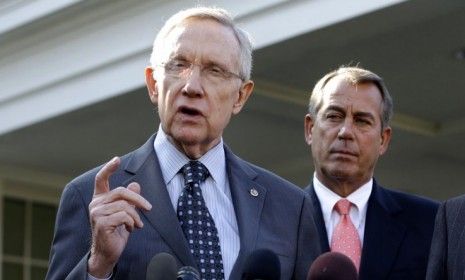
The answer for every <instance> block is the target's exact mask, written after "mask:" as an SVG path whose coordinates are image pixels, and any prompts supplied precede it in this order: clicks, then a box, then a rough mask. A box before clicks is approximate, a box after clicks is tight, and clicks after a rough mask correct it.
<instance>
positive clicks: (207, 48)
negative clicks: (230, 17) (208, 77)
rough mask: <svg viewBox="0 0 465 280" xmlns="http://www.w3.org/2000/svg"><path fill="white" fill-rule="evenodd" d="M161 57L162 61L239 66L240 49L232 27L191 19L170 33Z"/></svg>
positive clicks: (164, 42)
mask: <svg viewBox="0 0 465 280" xmlns="http://www.w3.org/2000/svg"><path fill="white" fill-rule="evenodd" d="M160 55H161V59H162V61H167V60H169V59H171V58H173V57H175V56H182V57H183V58H186V59H191V58H192V59H195V60H199V59H204V60H213V61H221V62H222V63H227V64H231V65H239V60H240V47H239V42H238V39H237V38H236V36H235V34H234V31H233V30H232V28H231V27H229V26H226V25H224V24H222V23H221V22H218V21H217V20H214V19H204V18H189V19H185V20H183V21H182V22H180V23H179V24H177V25H176V26H174V27H173V28H172V29H171V30H170V31H169V32H168V34H167V35H166V37H165V38H164V40H163V47H162V49H161V54H160ZM199 62H201V61H199Z"/></svg>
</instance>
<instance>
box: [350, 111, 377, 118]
mask: <svg viewBox="0 0 465 280" xmlns="http://www.w3.org/2000/svg"><path fill="white" fill-rule="evenodd" d="M354 116H355V117H362V118H369V119H372V120H374V119H375V116H373V114H372V113H370V112H363V111H362V112H355V113H354Z"/></svg>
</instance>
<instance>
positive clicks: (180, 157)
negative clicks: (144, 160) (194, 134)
mask: <svg viewBox="0 0 465 280" xmlns="http://www.w3.org/2000/svg"><path fill="white" fill-rule="evenodd" d="M154 148H155V152H156V153H157V156H158V161H159V162H160V168H161V172H162V174H163V179H164V181H165V184H167V185H168V183H169V182H171V180H173V178H174V176H176V174H177V173H178V172H179V170H180V169H181V168H182V167H183V166H184V165H185V164H186V163H187V162H189V160H190V159H189V158H188V157H187V156H186V155H185V154H184V153H182V152H181V151H179V150H178V149H177V148H176V147H175V146H174V144H172V143H171V142H170V141H169V140H168V136H167V135H166V133H165V132H164V131H163V129H162V127H161V125H160V126H159V128H158V133H157V135H156V137H155V141H154ZM198 160H199V161H200V162H201V163H203V164H204V165H205V166H206V167H207V168H208V171H209V172H210V175H211V177H212V178H213V180H214V181H215V182H216V183H217V184H220V185H221V184H222V183H224V180H225V173H226V168H225V154H224V149H223V138H221V140H220V142H219V143H218V144H217V145H215V146H214V147H213V148H211V149H210V150H209V151H208V152H207V153H206V154H204V155H203V156H202V157H200V158H199V159H198Z"/></svg>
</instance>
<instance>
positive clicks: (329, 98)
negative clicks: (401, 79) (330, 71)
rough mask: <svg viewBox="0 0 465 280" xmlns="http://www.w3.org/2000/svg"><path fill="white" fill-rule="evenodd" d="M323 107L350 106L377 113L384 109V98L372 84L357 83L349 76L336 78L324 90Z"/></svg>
mask: <svg viewBox="0 0 465 280" xmlns="http://www.w3.org/2000/svg"><path fill="white" fill-rule="evenodd" d="M322 101H323V106H328V105H337V104H341V105H350V106H355V107H356V108H357V109H358V110H362V111H364V110H366V111H372V110H374V111H377V112H381V109H382V101H383V100H382V96H381V92H380V91H379V89H378V87H377V86H376V85H375V84H374V83H372V82H358V83H357V82H355V81H354V80H352V79H351V78H350V77H347V76H342V75H341V76H336V77H334V78H333V79H331V80H329V81H328V82H327V83H326V85H325V86H324V88H323V96H322Z"/></svg>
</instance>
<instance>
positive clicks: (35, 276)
mask: <svg viewBox="0 0 465 280" xmlns="http://www.w3.org/2000/svg"><path fill="white" fill-rule="evenodd" d="M46 274H47V269H46V268H43V267H37V266H33V267H31V280H44V279H45V275H46Z"/></svg>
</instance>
